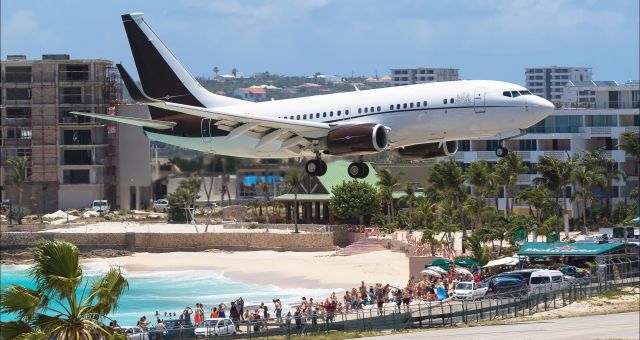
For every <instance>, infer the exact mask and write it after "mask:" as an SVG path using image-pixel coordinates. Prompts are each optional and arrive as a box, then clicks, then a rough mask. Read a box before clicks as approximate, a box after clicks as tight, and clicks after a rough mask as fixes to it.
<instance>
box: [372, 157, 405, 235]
mask: <svg viewBox="0 0 640 340" xmlns="http://www.w3.org/2000/svg"><path fill="white" fill-rule="evenodd" d="M376 176H377V177H378V182H376V185H377V186H378V187H379V188H380V193H381V194H382V199H383V200H384V201H385V204H386V206H387V223H391V218H392V217H393V216H394V215H395V214H394V211H393V192H394V191H395V190H396V188H397V187H398V186H399V183H398V182H399V180H400V176H399V175H396V176H394V175H392V174H391V172H390V171H389V170H387V169H382V170H381V171H379V172H377V173H376Z"/></svg>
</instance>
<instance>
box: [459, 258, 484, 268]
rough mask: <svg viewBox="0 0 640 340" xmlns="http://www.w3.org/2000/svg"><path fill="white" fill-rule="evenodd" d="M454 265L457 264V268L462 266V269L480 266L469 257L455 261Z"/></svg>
mask: <svg viewBox="0 0 640 340" xmlns="http://www.w3.org/2000/svg"><path fill="white" fill-rule="evenodd" d="M453 263H455V265H456V266H461V267H467V268H468V267H473V265H474V264H475V265H476V266H477V265H478V262H476V260H474V259H471V258H468V257H463V258H459V259H456V260H454V261H453Z"/></svg>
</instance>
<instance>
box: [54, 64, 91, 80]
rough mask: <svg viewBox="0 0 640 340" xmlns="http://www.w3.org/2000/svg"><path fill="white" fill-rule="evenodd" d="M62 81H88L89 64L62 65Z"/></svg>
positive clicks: (60, 70)
mask: <svg viewBox="0 0 640 340" xmlns="http://www.w3.org/2000/svg"><path fill="white" fill-rule="evenodd" d="M59 72H60V74H59V75H60V80H61V81H65V80H67V81H87V80H89V65H83V64H80V65H60V69H59Z"/></svg>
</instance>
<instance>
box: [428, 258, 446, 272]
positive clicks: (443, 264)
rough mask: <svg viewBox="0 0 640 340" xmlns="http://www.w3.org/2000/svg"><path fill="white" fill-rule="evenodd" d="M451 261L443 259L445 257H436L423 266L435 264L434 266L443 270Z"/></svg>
mask: <svg viewBox="0 0 640 340" xmlns="http://www.w3.org/2000/svg"><path fill="white" fill-rule="evenodd" d="M451 263H452V262H451V261H449V260H445V259H437V260H435V261H433V262H431V263H430V264H427V265H425V266H424V267H425V268H427V267H429V266H436V267H440V268H442V269H444V270H449V266H450V265H451Z"/></svg>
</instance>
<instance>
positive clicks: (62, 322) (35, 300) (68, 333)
mask: <svg viewBox="0 0 640 340" xmlns="http://www.w3.org/2000/svg"><path fill="white" fill-rule="evenodd" d="M31 254H32V255H33V260H34V264H33V267H32V268H31V269H30V276H31V277H32V278H33V281H34V282H35V285H36V288H35V289H29V288H26V287H24V286H20V285H11V286H8V287H7V288H5V289H4V290H3V291H2V293H1V294H0V312H1V313H2V314H5V313H15V314H16V315H17V320H16V321H10V322H6V323H5V324H4V325H3V327H2V337H3V338H4V339H15V338H22V339H49V338H55V339H69V340H71V339H73V340H81V339H82V340H84V339H95V338H98V337H100V336H101V335H104V336H108V337H112V336H113V334H112V331H110V330H109V329H107V328H105V327H104V326H103V325H102V324H101V323H100V322H99V320H100V318H103V317H106V316H107V315H108V314H109V313H111V312H112V311H114V310H115V309H116V308H117V307H118V300H119V298H120V297H121V296H122V294H123V293H124V291H125V290H126V289H127V288H128V287H129V286H128V283H127V279H126V278H125V277H124V276H122V273H121V272H120V269H119V268H116V267H111V269H109V271H108V272H107V273H106V274H105V275H104V276H102V277H98V278H97V279H95V280H93V281H92V282H89V281H87V280H86V278H85V279H84V280H83V276H82V268H81V267H80V262H79V255H80V251H79V250H78V248H77V247H76V246H74V245H72V244H70V243H67V242H64V241H43V242H41V243H39V244H38V245H37V246H36V247H35V248H33V249H32V250H31ZM83 281H84V283H83ZM89 285H90V287H91V288H90V289H89V290H87V288H88V286H89ZM81 288H82V289H81ZM5 315H6V314H5Z"/></svg>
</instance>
